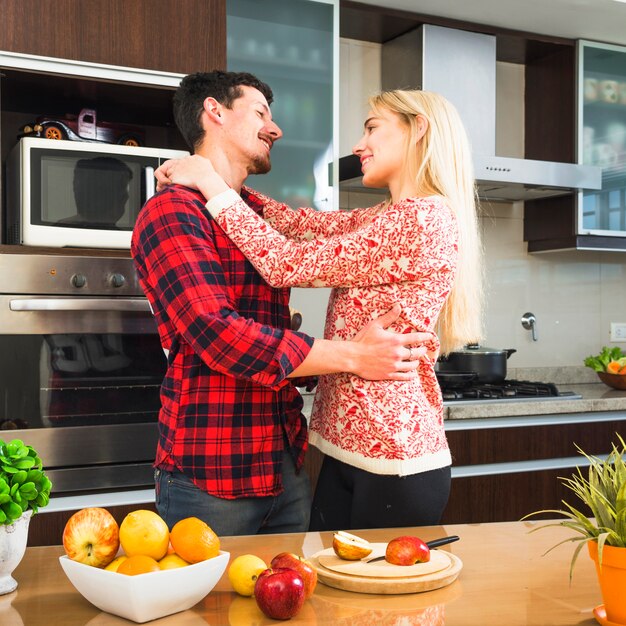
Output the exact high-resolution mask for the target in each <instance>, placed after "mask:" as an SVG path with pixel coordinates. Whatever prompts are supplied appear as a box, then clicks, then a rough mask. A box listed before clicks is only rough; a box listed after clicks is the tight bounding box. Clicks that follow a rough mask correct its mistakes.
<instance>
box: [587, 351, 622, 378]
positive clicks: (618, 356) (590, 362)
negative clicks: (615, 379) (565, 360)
mask: <svg viewBox="0 0 626 626" xmlns="http://www.w3.org/2000/svg"><path fill="white" fill-rule="evenodd" d="M584 363H585V365H586V366H587V367H590V368H591V369H592V370H594V371H596V372H606V371H610V369H608V366H609V363H619V364H620V365H621V367H624V366H626V354H624V353H623V352H622V350H621V349H620V348H619V347H617V346H616V347H614V348H607V347H606V346H603V347H602V352H600V354H597V355H596V356H588V357H587V358H586V359H585V360H584ZM613 373H616V372H613Z"/></svg>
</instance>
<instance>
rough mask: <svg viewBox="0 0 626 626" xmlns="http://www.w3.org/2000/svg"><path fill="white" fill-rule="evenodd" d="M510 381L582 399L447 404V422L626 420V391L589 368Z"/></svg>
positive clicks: (516, 372)
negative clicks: (610, 416)
mask: <svg viewBox="0 0 626 626" xmlns="http://www.w3.org/2000/svg"><path fill="white" fill-rule="evenodd" d="M507 378H508V379H510V380H530V381H539V382H550V383H554V384H555V385H556V386H557V387H558V389H559V391H560V392H565V391H571V392H573V393H574V394H576V395H580V396H581V398H580V399H574V400H573V399H554V398H551V399H549V400H542V399H534V398H532V399H530V400H525V399H522V400H514V401H511V400H505V401H488V400H487V401H482V402H481V401H480V400H475V401H474V400H472V401H469V402H458V403H455V404H454V405H452V406H450V405H449V404H447V403H446V402H444V419H446V420H450V421H451V420H463V419H484V418H499V417H526V416H537V415H545V416H548V415H561V416H565V415H567V414H571V415H579V416H580V414H583V413H606V412H612V413H614V417H616V418H620V417H621V416H623V417H624V419H626V391H620V390H617V389H612V388H611V387H608V386H607V385H605V384H604V383H603V382H600V379H599V378H598V377H597V375H596V373H595V372H594V371H592V370H590V369H589V368H587V367H553V368H517V369H515V368H509V370H508V372H507ZM314 395H315V392H303V393H302V396H303V399H304V414H305V415H306V416H307V417H308V416H309V415H310V414H311V407H312V405H313V397H314Z"/></svg>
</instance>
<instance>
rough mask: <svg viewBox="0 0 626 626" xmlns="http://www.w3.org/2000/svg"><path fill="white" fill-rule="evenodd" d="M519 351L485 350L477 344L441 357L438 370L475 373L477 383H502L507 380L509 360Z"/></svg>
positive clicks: (509, 349) (510, 349)
mask: <svg viewBox="0 0 626 626" xmlns="http://www.w3.org/2000/svg"><path fill="white" fill-rule="evenodd" d="M514 352H517V350H514V349H513V348H508V349H505V350H498V349H497V348H484V347H483V346H480V345H479V344H477V343H471V344H468V345H467V346H465V348H463V349H461V350H456V351H454V352H450V353H449V354H447V355H445V356H441V357H439V361H438V362H437V370H438V371H439V372H457V373H459V372H466V373H469V372H474V373H475V374H476V382H479V383H500V382H502V381H503V380H505V378H506V362H507V359H508V358H509V357H510V356H511V355H512V354H513V353H514Z"/></svg>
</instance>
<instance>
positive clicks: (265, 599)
mask: <svg viewBox="0 0 626 626" xmlns="http://www.w3.org/2000/svg"><path fill="white" fill-rule="evenodd" d="M254 598H255V600H256V603H257V605H258V606H259V608H260V609H261V611H263V613H265V615H267V616H268V617H271V618H272V619H290V618H291V617H293V616H294V615H296V613H297V612H298V611H299V610H300V609H301V608H302V605H303V604H304V581H303V580H302V576H300V574H298V572H296V570H295V569H289V568H288V567H278V568H276V569H274V568H271V567H269V568H268V569H266V570H263V571H262V572H261V573H260V574H259V577H258V578H257V580H256V583H255V585H254Z"/></svg>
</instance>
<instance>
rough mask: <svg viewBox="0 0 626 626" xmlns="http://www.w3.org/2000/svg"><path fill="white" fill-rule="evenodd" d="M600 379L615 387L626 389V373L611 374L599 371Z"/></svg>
mask: <svg viewBox="0 0 626 626" xmlns="http://www.w3.org/2000/svg"><path fill="white" fill-rule="evenodd" d="M597 374H598V377H599V378H600V380H601V381H602V382H603V383H604V384H605V385H608V386H609V387H613V389H626V374H609V373H608V372H597Z"/></svg>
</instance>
